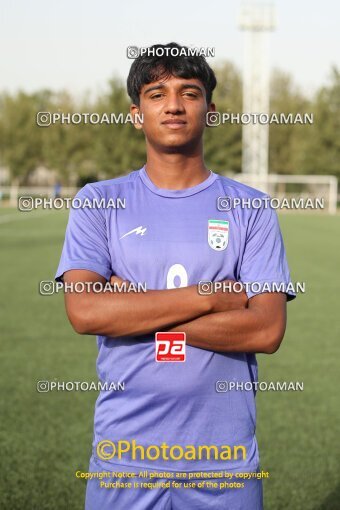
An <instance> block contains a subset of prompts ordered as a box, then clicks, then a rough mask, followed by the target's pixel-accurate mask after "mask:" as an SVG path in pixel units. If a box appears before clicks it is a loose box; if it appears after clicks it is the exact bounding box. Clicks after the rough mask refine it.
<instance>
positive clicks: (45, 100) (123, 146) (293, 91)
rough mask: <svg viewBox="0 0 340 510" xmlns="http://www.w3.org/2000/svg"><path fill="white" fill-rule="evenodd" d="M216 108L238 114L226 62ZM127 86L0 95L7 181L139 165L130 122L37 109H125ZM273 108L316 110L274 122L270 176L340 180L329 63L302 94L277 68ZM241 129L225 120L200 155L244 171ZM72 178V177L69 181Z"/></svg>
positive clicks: (139, 148)
mask: <svg viewBox="0 0 340 510" xmlns="http://www.w3.org/2000/svg"><path fill="white" fill-rule="evenodd" d="M215 72H216V76H217V80H218V86H217V89H216V91H215V93H214V98H213V99H214V102H215V103H216V107H217V110H218V111H221V112H233V113H241V112H242V79H241V74H240V72H239V70H238V69H237V68H236V67H235V66H234V65H233V64H231V63H228V62H227V63H224V64H221V65H220V66H219V67H218V68H215ZM129 105H130V101H129V98H128V96H127V93H126V88H125V84H124V83H123V82H122V81H120V80H119V79H117V78H113V79H112V80H111V81H110V82H109V84H108V91H107V92H106V93H103V94H102V95H101V96H100V97H97V98H96V99H95V100H92V101H90V100H89V99H88V98H86V97H85V98H82V99H81V100H80V101H76V100H75V99H74V98H73V97H72V96H71V95H70V94H69V93H67V92H59V93H55V92H52V91H50V90H42V91H38V92H36V93H34V94H27V93H24V92H19V93H17V94H15V95H10V94H7V93H3V94H0V166H5V167H8V168H9V169H10V175H11V180H12V181H16V182H18V183H20V184H25V183H27V180H28V178H29V176H30V175H31V174H32V172H33V171H34V170H35V169H36V168H37V167H38V166H44V167H46V168H48V169H51V170H55V171H57V174H58V176H59V178H60V181H61V182H62V183H64V184H69V183H70V182H73V183H74V177H75V176H76V177H77V179H78V183H79V182H85V181H86V180H97V179H104V178H111V177H115V176H118V175H122V174H125V173H128V172H129V171H131V170H133V169H138V168H140V167H141V166H142V165H143V164H144V162H145V145H144V135H143V133H142V132H141V131H137V130H136V129H135V128H134V127H133V125H131V124H129V123H128V124H123V125H119V124H110V125H108V124H90V123H87V124H86V123H80V124H77V125H72V124H60V123H57V124H54V125H51V126H49V127H38V126H37V124H36V114H37V112H41V111H45V112H63V113H73V112H98V113H99V114H101V113H108V114H109V113H111V112H113V113H115V114H117V115H118V114H119V113H120V112H122V113H123V114H124V115H125V114H127V113H128V112H129ZM271 112H273V113H274V112H275V113H281V112H282V113H286V114H288V113H293V114H296V113H301V114H303V113H313V114H314V124H312V125H310V124H304V125H299V124H281V125H277V124H271V125H270V135H269V136H270V143H269V147H270V153H269V168H270V172H271V173H282V174H333V175H336V176H337V177H340V72H339V70H338V69H337V68H335V67H334V68H333V69H332V70H331V73H330V77H329V82H328V84H327V85H325V86H323V87H322V88H320V89H319V90H318V91H317V93H316V94H315V95H314V96H313V97H311V98H307V97H305V96H304V95H303V94H302V93H301V92H300V91H299V89H298V88H297V86H296V85H295V84H294V82H293V80H292V78H291V76H290V75H288V74H285V73H283V72H281V71H278V70H275V71H274V72H273V73H272V83H271ZM241 141H242V126H241V125H240V124H224V125H223V126H219V127H216V128H208V129H206V133H205V160H206V163H207V165H208V167H209V168H211V169H213V170H214V171H216V172H219V173H238V172H240V171H241V149H242V143H241ZM72 176H73V181H72Z"/></svg>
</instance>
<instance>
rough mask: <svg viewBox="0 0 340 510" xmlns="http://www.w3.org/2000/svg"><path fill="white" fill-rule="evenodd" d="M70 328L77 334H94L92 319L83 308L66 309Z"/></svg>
mask: <svg viewBox="0 0 340 510" xmlns="http://www.w3.org/2000/svg"><path fill="white" fill-rule="evenodd" d="M67 316H68V318H69V321H70V323H71V326H72V328H73V329H74V331H75V332H76V333H78V334H79V335H94V334H95V333H94V329H95V328H94V320H93V318H92V317H91V315H90V314H89V313H84V310H77V309H72V310H68V311H67Z"/></svg>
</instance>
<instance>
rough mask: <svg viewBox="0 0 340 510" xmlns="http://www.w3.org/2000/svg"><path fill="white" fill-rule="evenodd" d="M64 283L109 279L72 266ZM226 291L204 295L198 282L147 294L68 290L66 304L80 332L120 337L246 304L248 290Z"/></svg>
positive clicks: (152, 330) (73, 323)
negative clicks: (198, 288)
mask: <svg viewBox="0 0 340 510" xmlns="http://www.w3.org/2000/svg"><path fill="white" fill-rule="evenodd" d="M64 282H65V283H70V282H73V283H75V282H101V283H103V284H104V283H105V282H106V280H105V278H104V277H102V276H100V275H99V274H97V273H94V272H92V271H87V270H80V269H72V270H70V271H66V272H65V273H64ZM223 294H224V295H223ZM223 294H222V293H221V294H215V295H214V294H211V295H207V296H202V295H200V294H199V293H198V291H197V286H196V285H192V286H190V287H182V288H178V289H169V290H150V291H147V292H145V293H133V292H126V293H111V292H105V293H96V292H92V291H90V292H82V293H70V292H66V293H65V305H66V311H67V315H68V317H69V320H70V322H71V324H72V326H73V327H74V329H75V330H76V331H77V332H78V333H81V334H89V335H91V334H92V335H105V336H111V337H117V336H127V335H142V334H147V333H152V332H154V331H157V330H159V329H164V328H170V327H171V326H174V325H175V324H178V323H185V322H189V321H191V320H193V319H196V318H197V317H200V316H203V315H205V314H209V313H211V312H220V311H225V310H233V309H237V308H241V307H244V306H246V303H247V298H246V296H245V293H228V294H227V293H223Z"/></svg>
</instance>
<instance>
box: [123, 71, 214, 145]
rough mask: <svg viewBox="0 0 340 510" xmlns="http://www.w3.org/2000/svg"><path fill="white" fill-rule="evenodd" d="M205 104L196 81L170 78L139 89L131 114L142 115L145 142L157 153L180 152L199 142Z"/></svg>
mask: <svg viewBox="0 0 340 510" xmlns="http://www.w3.org/2000/svg"><path fill="white" fill-rule="evenodd" d="M214 110H215V105H214V104H213V103H211V104H210V105H207V102H206V92H205V89H204V86H203V84H202V83H201V81H200V80H198V79H196V78H190V79H185V78H176V77H174V76H171V77H170V78H167V79H166V80H159V81H156V82H153V83H150V84H148V85H144V86H143V87H142V90H141V93H140V105H139V107H137V106H135V105H132V107H131V113H132V114H133V115H135V114H136V113H139V114H142V115H143V120H144V122H143V126H137V127H139V128H142V129H143V131H144V134H145V136H146V139H147V142H148V143H149V144H151V145H152V146H154V147H158V148H159V149H160V150H169V152H176V150H179V151H180V150H183V149H185V148H189V147H193V146H195V145H197V144H199V143H201V139H202V135H203V131H204V128H205V125H206V113H207V111H214Z"/></svg>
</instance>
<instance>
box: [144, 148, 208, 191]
mask: <svg viewBox="0 0 340 510" xmlns="http://www.w3.org/2000/svg"><path fill="white" fill-rule="evenodd" d="M145 168H146V171H147V173H148V176H149V178H150V179H151V181H152V182H153V183H154V184H155V185H156V186H157V187H158V188H164V189H171V190H180V189H185V188H191V187H193V186H196V185H198V184H200V183H201V182H203V181H205V180H206V179H207V178H208V177H209V175H210V171H209V170H208V169H207V167H206V166H205V164H204V159H203V151H202V150H200V151H198V152H197V153H194V154H189V155H188V154H181V153H160V152H156V151H154V150H153V149H152V147H148V149H147V159H146V166H145Z"/></svg>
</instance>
